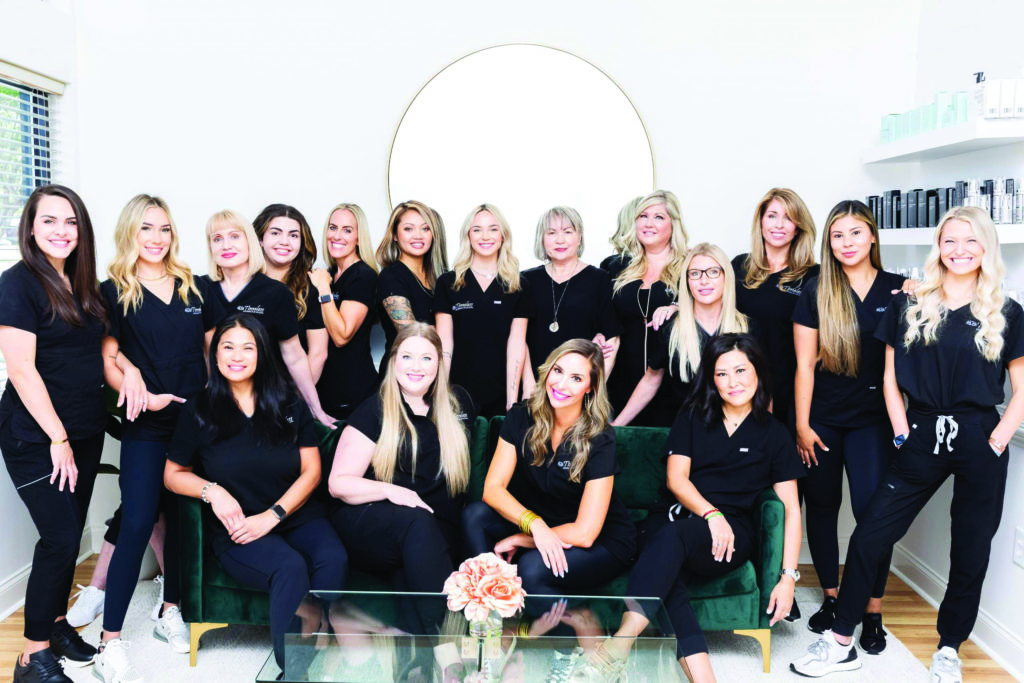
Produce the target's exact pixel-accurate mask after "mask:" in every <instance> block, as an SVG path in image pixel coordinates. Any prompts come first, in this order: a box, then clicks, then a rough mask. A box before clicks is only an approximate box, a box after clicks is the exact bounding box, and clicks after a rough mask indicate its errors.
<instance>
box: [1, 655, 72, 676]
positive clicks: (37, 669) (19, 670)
mask: <svg viewBox="0 0 1024 683" xmlns="http://www.w3.org/2000/svg"><path fill="white" fill-rule="evenodd" d="M14 683H74V681H72V680H71V679H70V678H68V677H67V675H65V673H64V667H62V666H61V665H60V662H58V661H57V658H56V657H54V656H53V651H52V650H50V649H46V650H40V651H39V652H33V653H32V654H30V655H29V656H28V666H22V665H21V657H20V656H19V657H18V661H16V662H15V663H14Z"/></svg>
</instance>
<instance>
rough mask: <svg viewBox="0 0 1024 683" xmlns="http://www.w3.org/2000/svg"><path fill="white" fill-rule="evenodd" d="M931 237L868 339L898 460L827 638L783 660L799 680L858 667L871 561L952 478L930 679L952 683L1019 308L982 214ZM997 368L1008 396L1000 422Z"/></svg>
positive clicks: (1017, 410)
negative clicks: (909, 280)
mask: <svg viewBox="0 0 1024 683" xmlns="http://www.w3.org/2000/svg"><path fill="white" fill-rule="evenodd" d="M935 234H936V239H935V246H934V247H933V248H932V251H931V253H930V254H929V255H928V260H927V261H926V262H925V266H924V274H925V276H924V281H923V282H921V283H920V285H919V286H918V287H917V290H916V296H915V297H914V298H913V299H911V298H908V297H907V296H906V295H904V294H897V295H896V297H895V298H894V299H893V301H892V303H891V304H890V305H889V308H888V310H887V311H886V313H885V314H884V315H883V317H882V320H881V322H880V323H879V324H878V329H877V331H876V332H875V336H876V337H877V338H878V339H880V340H881V341H883V342H884V343H885V344H886V350H885V384H884V386H885V389H884V392H885V405H886V409H887V410H888V413H889V421H890V423H891V426H892V429H893V433H894V434H895V435H896V438H895V440H894V444H895V445H896V446H897V447H898V448H899V455H898V456H897V457H896V458H894V459H893V461H892V465H891V466H890V468H889V471H888V473H886V475H885V476H884V477H883V479H882V483H881V484H880V485H879V486H878V490H877V491H876V492H875V495H874V497H872V498H871V501H870V502H869V503H868V506H867V509H866V510H865V511H864V513H863V514H862V515H861V520H860V522H859V523H858V524H857V528H856V530H854V533H853V537H852V538H851V539H850V549H849V551H848V552H847V556H846V565H845V568H844V570H843V582H842V586H841V588H840V590H839V600H838V602H837V604H836V618H835V621H834V622H833V624H832V631H831V632H826V633H825V634H824V635H823V636H822V638H821V639H820V640H819V641H818V643H816V644H815V645H813V646H812V647H811V650H810V652H809V654H808V655H807V656H806V657H803V658H802V659H799V660H797V661H796V662H794V663H793V664H791V665H790V667H791V668H793V669H794V670H796V671H797V672H799V673H804V674H806V675H814V676H822V675H825V674H827V673H831V672H833V671H846V670H849V669H855V668H858V667H859V666H860V662H859V661H858V660H857V655H856V648H855V647H853V632H854V628H855V627H856V625H857V622H859V621H860V619H861V615H863V613H864V608H865V607H866V606H867V604H868V599H869V598H870V597H871V595H872V591H873V586H874V583H875V579H876V576H877V571H878V567H879V564H880V562H881V561H882V558H883V557H884V556H886V555H887V554H889V553H891V552H892V547H893V545H894V544H895V543H896V542H897V541H898V540H899V539H900V538H902V537H903V535H904V534H905V533H906V531H907V529H908V528H909V527H910V524H911V523H912V522H913V521H914V518H915V517H917V515H918V514H919V513H920V512H921V509H922V508H923V507H924V505H925V503H927V502H928V499H929V498H931V497H932V494H934V493H935V491H937V490H938V488H939V487H940V486H941V485H942V483H943V482H944V481H945V480H946V479H948V478H949V476H950V475H953V477H954V485H953V502H952V506H951V507H950V539H949V541H950V553H949V556H950V568H949V581H948V582H947V584H946V594H945V596H944V597H943V599H942V604H941V605H939V617H938V624H937V626H938V632H939V647H938V651H937V652H935V654H934V655H933V656H932V668H931V674H932V678H931V680H941V681H943V682H946V681H959V680H961V675H960V659H959V657H958V656H957V650H958V648H959V647H960V644H961V643H962V642H963V641H965V640H967V638H968V637H969V636H970V633H971V630H972V629H973V628H974V622H975V620H976V619H977V616H978V607H979V603H980V600H981V589H982V584H983V582H984V580H985V573H986V571H987V570H988V561H989V556H990V554H991V552H992V537H993V536H994V535H995V533H996V529H997V528H998V527H999V522H1000V518H1001V517H1002V511H1003V494H1004V493H1005V490H1006V475H1007V463H1008V461H1009V459H1010V454H1009V452H1008V449H1007V444H1008V443H1009V442H1010V439H1011V438H1012V437H1013V435H1014V433H1015V432H1016V431H1017V429H1018V428H1019V427H1020V424H1021V421H1022V420H1024V311H1022V310H1021V306H1020V304H1018V303H1017V302H1015V301H1013V300H1012V299H1009V298H1007V297H1006V295H1005V294H1004V292H1003V289H1002V280H1003V277H1004V274H1005V268H1004V266H1003V262H1002V257H1001V256H1000V253H999V238H998V236H997V234H996V230H995V226H994V225H993V224H992V219H991V218H990V217H989V215H988V212H986V211H983V210H981V209H978V208H973V207H959V208H955V209H951V210H950V211H948V212H947V213H946V215H945V216H943V218H942V221H941V222H940V223H939V227H938V228H937V229H936V231H935ZM1007 370H1009V375H1010V385H1011V387H1012V389H1013V397H1012V398H1011V399H1010V401H1009V403H1008V404H1007V406H1006V410H1005V411H1004V412H1003V415H1002V417H1000V416H999V412H998V411H997V410H996V406H997V405H999V404H1000V403H1002V402H1003V398H1004V394H1003V386H1004V383H1005V381H1006V374H1007ZM904 394H905V395H906V397H907V401H908V403H907V404H905V403H904V399H903V397H904ZM905 406H906V407H905Z"/></svg>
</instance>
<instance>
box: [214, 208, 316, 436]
mask: <svg viewBox="0 0 1024 683" xmlns="http://www.w3.org/2000/svg"><path fill="white" fill-rule="evenodd" d="M206 238H207V240H208V242H207V244H208V246H209V249H210V273H209V275H203V276H201V277H200V278H199V279H200V280H204V281H205V282H204V285H208V288H209V290H210V291H212V292H213V293H214V294H215V295H216V296H217V299H218V301H219V302H220V305H221V307H222V308H223V309H224V310H225V312H236V311H237V312H238V313H248V314H249V315H251V316H253V317H255V318H256V319H257V320H259V321H260V324H261V325H263V327H264V329H266V331H267V335H268V337H269V338H270V341H271V344H272V345H273V347H274V351H273V352H272V354H271V357H272V358H273V359H274V360H275V361H278V362H283V363H284V365H285V367H286V368H287V370H288V374H290V375H291V377H292V381H294V382H295V386H296V387H297V388H298V391H299V395H300V396H302V398H303V400H305V401H306V405H308V406H309V409H310V411H311V412H312V413H313V417H315V418H316V419H317V420H319V421H320V422H321V423H323V424H325V425H328V426H331V425H333V424H334V418H333V417H331V416H330V415H327V414H326V413H325V412H324V411H323V409H321V407H320V399H319V398H318V397H317V395H316V385H315V384H314V382H313V376H312V374H311V373H310V371H309V361H308V360H307V359H306V352H305V351H303V350H302V343H301V342H300V341H299V332H300V329H299V323H298V319H297V317H296V315H295V299H294V298H293V297H292V293H291V291H289V289H288V288H287V287H285V286H284V285H283V284H281V283H280V282H277V281H276V280H274V279H272V278H270V277H267V276H266V275H265V274H264V272H263V271H264V270H265V269H266V260H265V259H264V257H263V250H262V249H261V248H260V242H259V239H258V238H257V237H256V231H255V230H253V227H252V224H250V223H249V221H247V220H245V218H243V217H242V216H240V215H239V214H237V213H235V212H234V211H219V212H217V213H215V214H213V216H211V217H210V220H209V221H207V223H206Z"/></svg>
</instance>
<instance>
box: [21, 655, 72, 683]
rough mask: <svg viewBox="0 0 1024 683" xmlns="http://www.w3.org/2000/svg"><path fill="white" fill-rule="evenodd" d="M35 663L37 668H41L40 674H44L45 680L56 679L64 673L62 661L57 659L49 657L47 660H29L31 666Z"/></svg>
mask: <svg viewBox="0 0 1024 683" xmlns="http://www.w3.org/2000/svg"><path fill="white" fill-rule="evenodd" d="M33 662H35V664H36V666H38V667H39V673H41V674H44V675H43V680H46V679H47V678H51V677H56V676H57V675H59V674H63V673H64V667H63V666H62V665H61V663H60V660H58V659H57V658H56V657H47V658H46V659H45V660H42V661H41V660H39V659H35V660H32V659H30V660H29V665H31V664H32V663H33Z"/></svg>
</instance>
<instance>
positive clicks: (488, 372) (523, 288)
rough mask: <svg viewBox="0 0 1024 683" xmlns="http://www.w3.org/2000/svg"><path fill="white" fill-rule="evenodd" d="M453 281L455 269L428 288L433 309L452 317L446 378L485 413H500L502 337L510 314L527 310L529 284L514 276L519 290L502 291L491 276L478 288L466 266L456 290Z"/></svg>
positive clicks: (527, 314)
mask: <svg viewBox="0 0 1024 683" xmlns="http://www.w3.org/2000/svg"><path fill="white" fill-rule="evenodd" d="M454 284H455V272H454V271H449V272H447V273H445V274H444V275H442V276H441V277H439V278H438V279H437V286H436V287H434V312H435V313H447V314H448V315H450V316H451V317H452V337H453V339H454V347H453V349H452V361H451V382H452V384H457V385H459V386H460V387H462V388H464V389H465V390H466V391H468V392H469V395H470V396H472V397H473V402H474V403H476V405H478V406H480V408H481V409H482V410H483V411H484V412H486V413H488V417H492V416H494V415H504V414H505V399H506V391H505V385H506V379H505V371H506V367H507V360H508V354H507V353H506V349H507V348H508V337H509V333H510V332H511V330H512V321H513V320H514V319H515V318H529V317H530V316H531V315H532V313H533V299H532V298H531V297H530V292H529V289H530V284H529V282H528V281H527V280H526V279H525V278H520V279H519V284H520V286H519V291H516V292H506V291H505V288H504V287H503V286H502V284H501V282H499V281H498V278H497V277H495V278H493V279H492V280H491V282H490V284H489V285H488V286H487V289H485V290H482V289H480V284H479V282H477V279H476V277H475V276H474V275H473V272H472V271H469V270H467V271H466V274H465V284H463V286H462V288H461V289H459V290H458V291H455V290H454V289H453V285H454Z"/></svg>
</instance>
